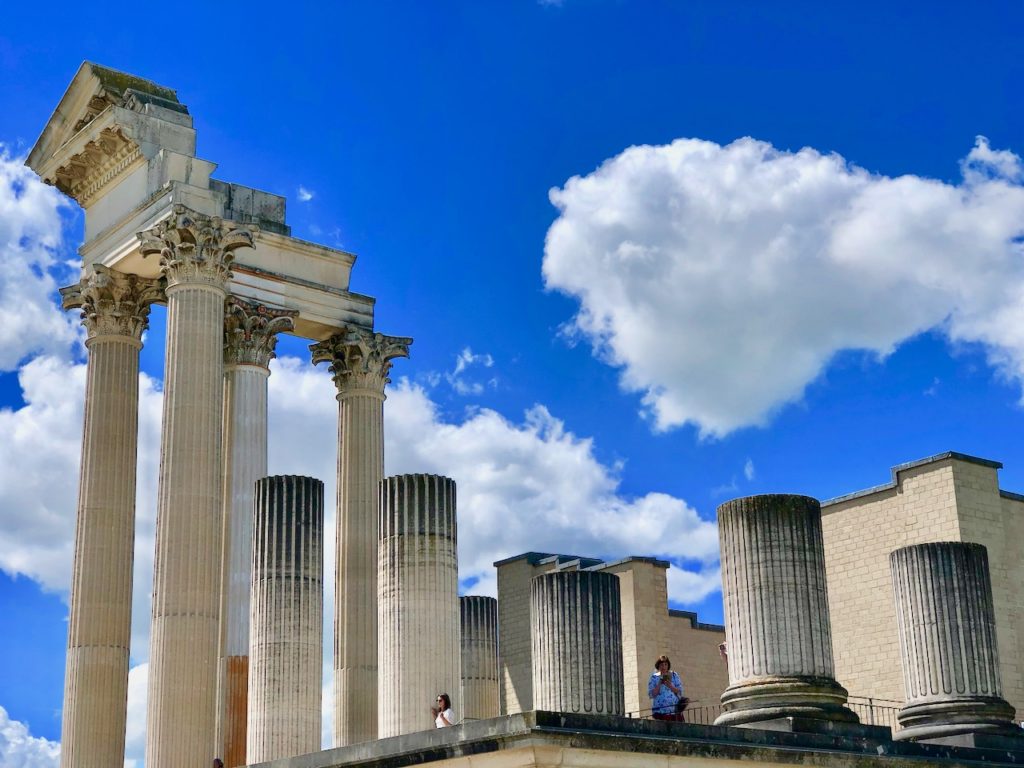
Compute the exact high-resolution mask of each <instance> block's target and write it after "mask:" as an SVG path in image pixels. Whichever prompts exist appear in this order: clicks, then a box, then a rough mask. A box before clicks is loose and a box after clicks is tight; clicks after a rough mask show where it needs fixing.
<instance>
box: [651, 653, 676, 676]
mask: <svg viewBox="0 0 1024 768" xmlns="http://www.w3.org/2000/svg"><path fill="white" fill-rule="evenodd" d="M654 668H655V669H656V670H658V671H659V672H661V674H663V675H664V674H665V673H667V672H668V671H669V670H670V669H672V662H671V661H669V660H668V656H664V655H663V656H659V657H658V660H657V661H656V662H654Z"/></svg>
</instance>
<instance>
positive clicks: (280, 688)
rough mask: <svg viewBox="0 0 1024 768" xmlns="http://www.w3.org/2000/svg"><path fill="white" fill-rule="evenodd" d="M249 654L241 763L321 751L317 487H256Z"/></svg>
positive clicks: (300, 480)
mask: <svg viewBox="0 0 1024 768" xmlns="http://www.w3.org/2000/svg"><path fill="white" fill-rule="evenodd" d="M255 507H256V514H255V526H254V529H255V530H254V536H253V540H254V547H253V559H252V599H251V603H250V611H251V623H252V634H251V639H250V646H249V657H250V667H249V691H250V694H251V695H250V699H249V722H248V735H247V741H248V747H247V754H248V761H249V762H250V763H262V762H268V761H270V760H277V759H281V758H286V757H292V756H295V755H302V754H306V753H308V752H317V751H319V750H320V730H321V701H320V700H321V684H320V679H321V675H322V667H323V600H324V595H323V588H324V582H323V571H324V551H323V525H324V485H323V483H322V482H320V481H319V480H315V479H313V478H311V477H296V476H290V475H288V476H275V477H267V478H263V479H262V480H260V481H259V482H258V483H257V484H256V500H255Z"/></svg>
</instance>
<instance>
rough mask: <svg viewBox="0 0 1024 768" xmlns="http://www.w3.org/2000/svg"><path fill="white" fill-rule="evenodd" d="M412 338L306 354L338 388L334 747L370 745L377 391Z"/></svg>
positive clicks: (363, 334) (350, 340)
mask: <svg viewBox="0 0 1024 768" xmlns="http://www.w3.org/2000/svg"><path fill="white" fill-rule="evenodd" d="M411 343H412V339H408V338H400V337H396V336H384V335H383V334H380V333H373V332H371V331H365V330H362V329H358V328H351V329H348V330H346V331H344V332H342V333H339V334H336V335H334V336H332V337H331V338H329V339H326V340H325V341H321V342H319V343H317V344H313V345H312V346H311V347H310V351H311V352H312V357H313V362H314V363H321V362H328V363H330V369H331V373H332V374H333V375H334V383H335V386H337V388H338V506H337V510H338V512H337V533H336V536H337V565H336V570H335V581H334V585H335V598H334V743H335V745H336V746H346V745H348V744H357V743H359V742H362V741H371V740H373V739H376V738H377V486H378V485H379V484H380V481H381V479H382V478H383V477H384V410H383V407H384V385H385V384H387V383H388V381H389V379H388V372H389V371H390V370H391V360H392V359H394V358H396V357H408V355H409V345H410V344H411Z"/></svg>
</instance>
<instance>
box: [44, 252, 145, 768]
mask: <svg viewBox="0 0 1024 768" xmlns="http://www.w3.org/2000/svg"><path fill="white" fill-rule="evenodd" d="M61 293H62V295H63V297H64V307H65V308H66V309H70V308H81V309H82V323H83V324H84V325H85V327H86V329H87V330H88V333H89V339H88V341H86V347H87V348H88V350H89V363H88V368H87V379H86V389H85V427H84V430H83V433H82V463H81V475H80V478H79V488H78V514H77V522H76V526H75V555H74V565H73V567H72V576H71V579H72V581H71V613H70V617H69V621H68V654H67V669H66V673H65V688H64V717H63V721H62V734H61V765H62V766H64V767H65V768H72V767H73V768H106V767H107V766H111V765H121V764H122V763H123V762H124V741H125V711H126V710H125V707H126V701H127V695H128V650H129V640H130V636H131V614H132V564H133V562H134V546H135V475H136V462H137V446H138V412H139V349H140V348H141V346H142V343H141V341H140V339H141V336H142V332H143V330H144V329H145V327H146V322H147V318H148V316H149V304H150V303H151V302H153V301H155V300H157V299H158V298H160V296H161V291H160V288H159V284H158V282H157V281H154V280H145V279H142V278H138V277H135V276H129V275H123V274H120V273H118V272H114V271H113V270H109V269H106V268H104V267H102V266H99V267H92V268H90V270H89V272H88V274H87V275H86V277H84V278H83V279H82V281H81V282H80V283H78V284H77V285H74V286H71V287H69V288H65V289H63V290H62V291H61Z"/></svg>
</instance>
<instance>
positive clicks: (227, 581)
mask: <svg viewBox="0 0 1024 768" xmlns="http://www.w3.org/2000/svg"><path fill="white" fill-rule="evenodd" d="M294 314H295V313H294V312H287V311H283V310H276V309H271V308H270V307H266V306H263V305H262V304H253V303H251V302H247V301H243V300H241V299H239V298H237V297H234V296H232V297H229V298H228V300H227V302H226V311H225V317H224V543H223V547H224V569H223V572H222V574H221V621H220V669H219V675H220V678H219V681H218V688H219V690H220V702H219V705H220V710H219V713H218V714H219V729H218V730H219V743H220V745H221V748H220V750H219V751H218V754H219V755H220V756H221V757H222V758H223V760H224V765H225V766H226V768H235V766H240V765H245V764H246V762H247V760H246V757H245V744H246V722H247V719H248V688H247V686H248V681H249V592H250V583H249V582H250V575H251V572H252V541H253V536H252V522H253V496H254V493H255V487H256V481H257V480H259V479H260V478H262V477H264V476H265V475H266V474H267V377H268V376H270V367H269V366H270V361H271V359H272V358H273V357H274V348H275V347H276V345H277V334H278V333H279V332H281V331H287V330H291V329H292V326H293V317H292V316H293V315H294Z"/></svg>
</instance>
